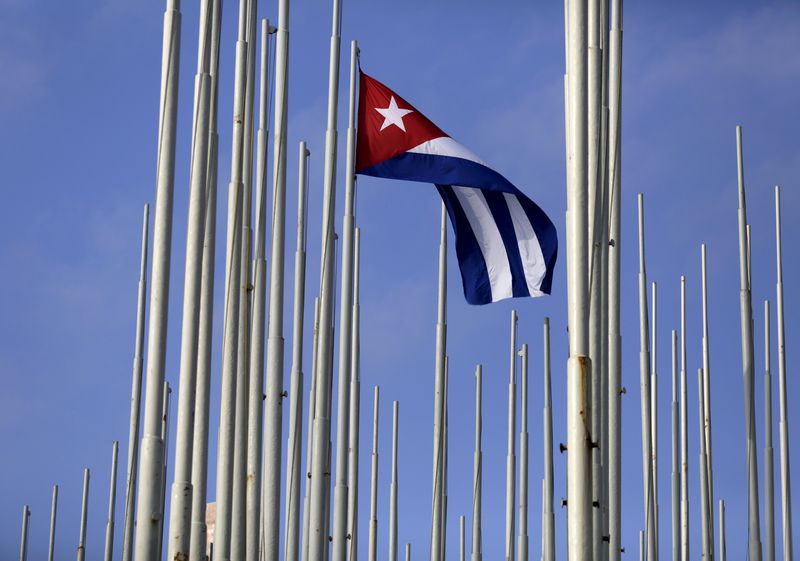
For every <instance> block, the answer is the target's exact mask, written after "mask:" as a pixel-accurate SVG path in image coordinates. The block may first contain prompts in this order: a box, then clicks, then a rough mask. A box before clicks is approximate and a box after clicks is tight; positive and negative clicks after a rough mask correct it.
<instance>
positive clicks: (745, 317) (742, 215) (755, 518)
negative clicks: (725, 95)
mask: <svg viewBox="0 0 800 561" xmlns="http://www.w3.org/2000/svg"><path fill="white" fill-rule="evenodd" d="M736 155H737V164H738V165H737V169H738V179H739V212H738V214H739V284H740V287H741V288H740V298H739V303H740V310H741V332H742V377H743V382H744V413H745V441H746V450H745V451H746V459H747V490H748V494H747V498H748V500H747V505H748V509H747V510H748V516H747V519H748V532H747V534H748V555H749V559H750V561H761V530H760V524H759V513H758V508H759V504H758V462H757V459H756V426H755V400H754V393H755V392H754V389H755V388H754V386H755V382H754V380H753V307H752V300H751V293H750V279H749V275H748V271H747V209H746V206H745V194H744V162H743V159H742V127H741V126H738V125H737V127H736Z"/></svg>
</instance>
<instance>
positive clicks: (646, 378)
mask: <svg viewBox="0 0 800 561" xmlns="http://www.w3.org/2000/svg"><path fill="white" fill-rule="evenodd" d="M638 204H639V388H640V403H641V408H642V481H643V483H644V518H645V537H646V538H647V559H648V561H652V560H655V559H656V540H655V537H656V532H655V508H654V507H655V504H654V503H655V501H654V497H653V479H652V477H653V469H652V468H653V464H652V457H653V445H652V425H651V423H652V421H651V417H650V406H651V403H650V373H649V370H650V353H649V350H648V340H647V339H648V337H647V336H648V321H647V288H646V287H647V273H646V270H645V259H644V253H645V252H644V196H643V195H642V194H641V193H639V196H638Z"/></svg>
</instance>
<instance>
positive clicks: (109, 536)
mask: <svg viewBox="0 0 800 561" xmlns="http://www.w3.org/2000/svg"><path fill="white" fill-rule="evenodd" d="M118 453H119V442H118V441H116V440H115V441H114V444H112V445H111V483H110V489H109V492H108V519H107V520H106V543H105V550H104V554H103V559H104V560H105V561H111V557H112V555H113V552H114V508H115V505H116V499H117V454H118Z"/></svg>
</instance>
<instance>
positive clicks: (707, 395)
mask: <svg viewBox="0 0 800 561" xmlns="http://www.w3.org/2000/svg"><path fill="white" fill-rule="evenodd" d="M700 257H701V266H702V267H701V284H702V296H703V380H704V384H705V386H704V387H703V396H704V397H703V399H704V401H703V423H704V426H705V437H706V464H707V465H706V478H707V481H708V504H709V511H708V513H709V516H708V518H709V526H708V535H709V543H711V544H713V543H714V510H713V507H714V470H713V462H712V452H711V359H710V352H709V345H710V343H709V338H708V284H707V274H706V244H702V245H701V246H700ZM748 277H749V274H748ZM712 550H713V548H712ZM709 555H711V557H712V558H713V556H714V552H713V551H711V552H710V553H709Z"/></svg>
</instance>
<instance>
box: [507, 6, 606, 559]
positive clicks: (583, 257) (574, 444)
mask: <svg viewBox="0 0 800 561" xmlns="http://www.w3.org/2000/svg"><path fill="white" fill-rule="evenodd" d="M567 29H568V33H567V41H568V48H567V52H568V57H567V69H568V70H567V96H566V97H567V115H568V127H567V130H568V132H567V135H566V136H567V139H568V154H569V157H568V158H567V164H568V168H567V179H568V181H567V212H568V220H567V278H568V282H567V287H568V304H569V306H568V307H569V322H568V325H569V339H570V340H569V352H570V357H569V361H568V364H567V404H568V407H567V434H568V438H567V441H568V444H567V446H568V449H569V455H570V457H569V463H568V468H567V469H568V474H567V494H568V497H569V499H568V500H569V503H568V529H567V538H568V543H569V559H570V560H571V561H579V560H587V559H591V556H592V543H591V530H590V528H591V525H592V519H591V508H592V502H591V500H592V493H591V465H590V453H591V450H590V448H591V435H589V432H588V424H589V422H590V419H588V418H587V417H586V415H587V413H588V411H589V402H588V396H587V394H586V392H585V391H584V389H585V388H586V385H587V384H588V383H589V381H590V380H591V361H590V359H589V357H588V354H589V344H588V343H589V332H588V331H589V329H588V327H589V326H588V323H589V322H588V311H589V301H588V274H587V267H588V216H587V190H588V189H587V180H588V177H587V175H588V173H587V155H588V139H587V134H588V133H587V128H586V124H587V62H586V59H587V57H586V54H587V52H586V51H587V15H586V2H585V1H584V0H573V1H570V2H568V18H567ZM507 557H508V555H507Z"/></svg>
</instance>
